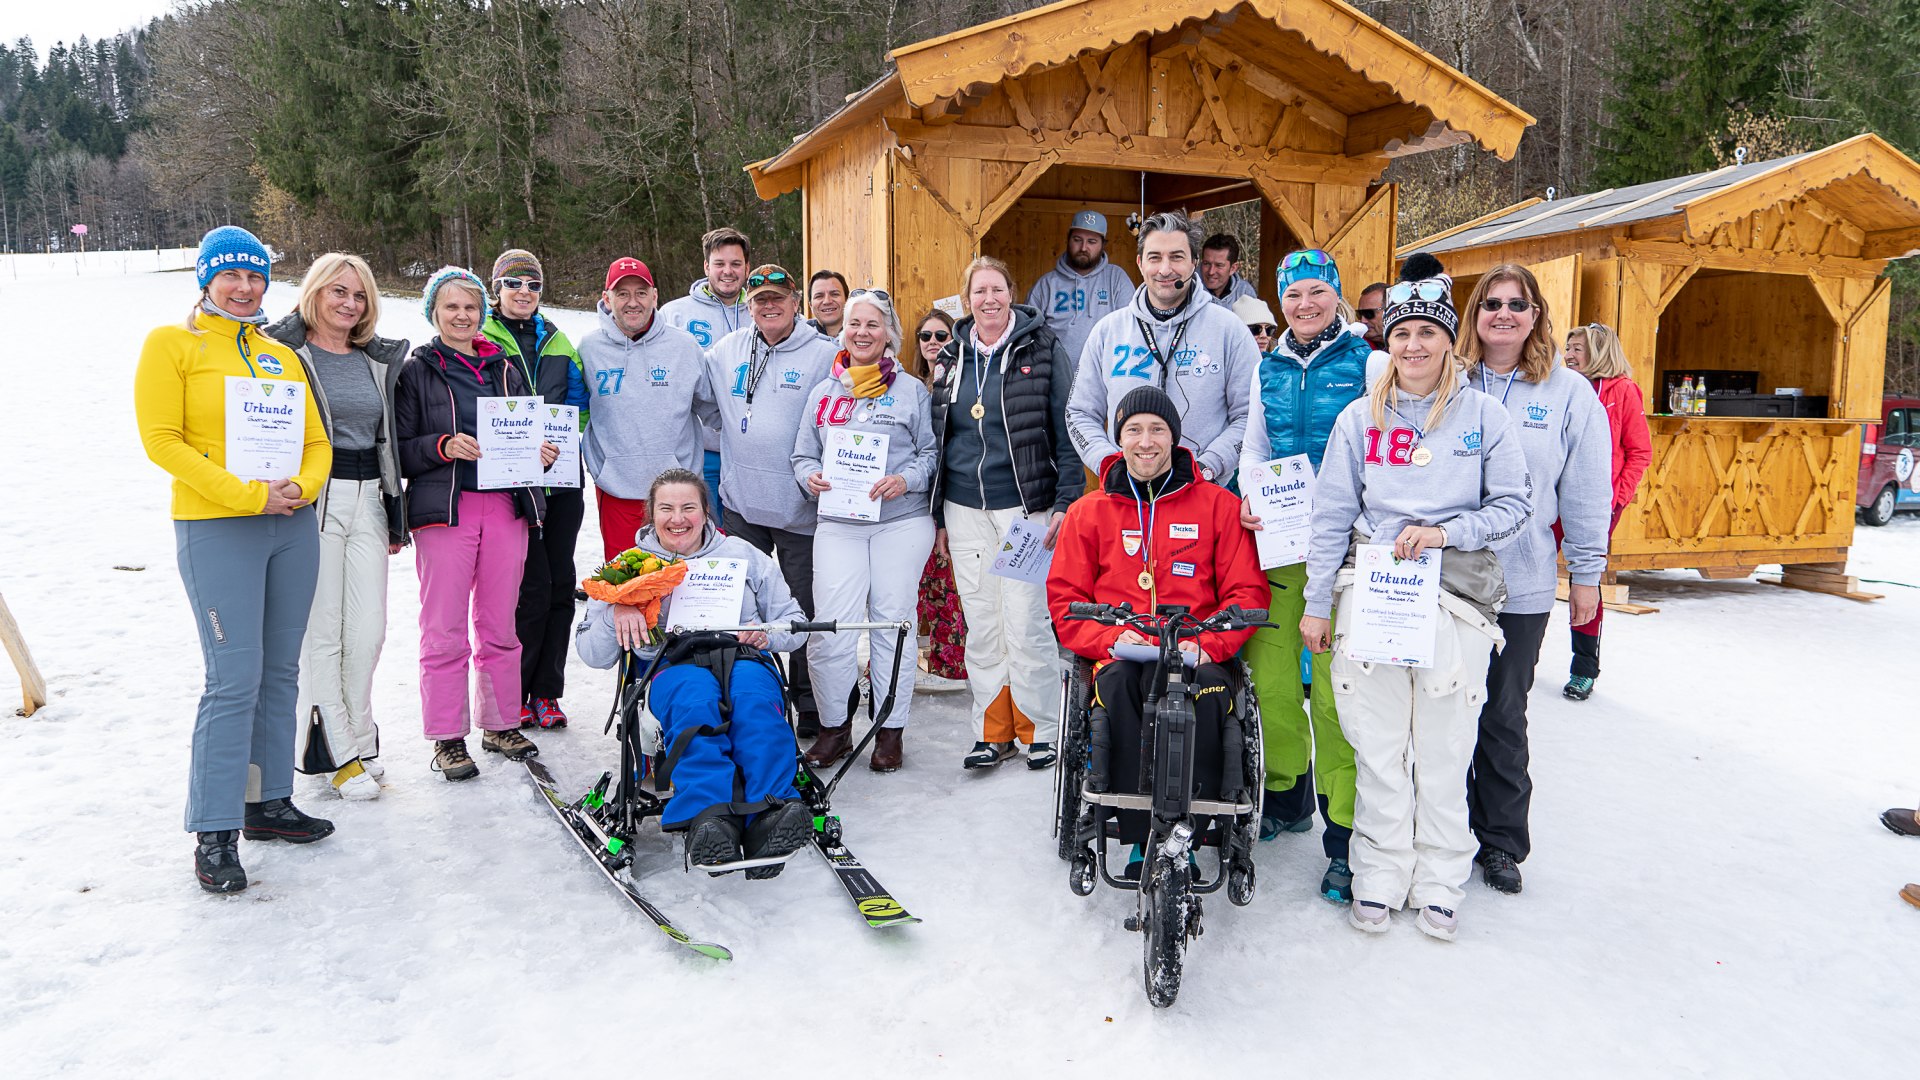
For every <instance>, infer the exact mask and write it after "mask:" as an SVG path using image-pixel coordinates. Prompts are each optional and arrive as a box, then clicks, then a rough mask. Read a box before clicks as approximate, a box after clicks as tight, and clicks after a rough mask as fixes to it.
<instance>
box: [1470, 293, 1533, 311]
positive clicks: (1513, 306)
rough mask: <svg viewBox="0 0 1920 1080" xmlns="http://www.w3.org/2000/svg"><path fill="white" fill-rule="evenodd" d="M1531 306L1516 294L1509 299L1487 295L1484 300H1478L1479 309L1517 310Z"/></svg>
mask: <svg viewBox="0 0 1920 1080" xmlns="http://www.w3.org/2000/svg"><path fill="white" fill-rule="evenodd" d="M1531 307H1533V304H1532V303H1531V302H1529V301H1527V300H1524V299H1522V298H1520V297H1517V296H1516V297H1514V298H1513V299H1511V300H1496V299H1494V298H1493V297H1491V296H1489V297H1487V298H1486V299H1485V300H1482V301H1480V310H1481V311H1499V310H1500V309H1501V308H1506V309H1507V310H1508V311H1514V312H1519V311H1526V310H1527V309H1529V308H1531Z"/></svg>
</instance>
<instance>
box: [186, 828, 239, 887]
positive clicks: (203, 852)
mask: <svg viewBox="0 0 1920 1080" xmlns="http://www.w3.org/2000/svg"><path fill="white" fill-rule="evenodd" d="M193 876H194V877H196V878H199V879H200V887H201V888H203V889H205V890H207V891H208V892H210V893H231V892H239V891H240V890H241V889H244V888H246V887H247V872H246V870H244V869H242V868H241V866H240V834H239V833H237V832H235V831H234V830H232V829H227V830H225V831H224V832H203V833H200V834H199V843H198V844H197V845H195V847H194V849H193Z"/></svg>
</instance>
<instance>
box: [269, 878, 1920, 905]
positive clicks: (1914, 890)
mask: <svg viewBox="0 0 1920 1080" xmlns="http://www.w3.org/2000/svg"><path fill="white" fill-rule="evenodd" d="M242 884H243V885H244V884H245V883H244V882H242ZM1900 899H1902V900H1905V901H1906V902H1907V903H1909V904H1912V905H1913V906H1914V907H1920V885H1915V884H1914V883H1912V882H1908V883H1907V887H1906V888H1904V889H1901V890H1900Z"/></svg>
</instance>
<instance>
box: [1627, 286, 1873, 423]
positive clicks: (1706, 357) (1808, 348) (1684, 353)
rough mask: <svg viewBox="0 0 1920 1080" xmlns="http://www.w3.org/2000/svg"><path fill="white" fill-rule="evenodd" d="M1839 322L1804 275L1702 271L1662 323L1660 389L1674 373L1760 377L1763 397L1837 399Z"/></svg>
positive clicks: (1658, 359)
mask: <svg viewBox="0 0 1920 1080" xmlns="http://www.w3.org/2000/svg"><path fill="white" fill-rule="evenodd" d="M1835 340H1836V338H1835V327H1834V323H1833V319H1832V317H1831V316H1830V315H1828V313H1827V309H1826V306H1825V305H1824V304H1822V303H1821V301H1820V296H1819V294H1818V293H1816V292H1814V290H1813V286H1812V285H1811V284H1809V283H1808V281H1807V279H1806V278H1805V277H1804V276H1801V275H1795V274H1745V273H1726V272H1716V271H1711V270H1703V271H1701V272H1700V273H1698V274H1695V275H1694V277H1693V279H1692V280H1690V281H1688V282H1687V283H1686V285H1685V286H1683V287H1682V288H1681V289H1680V292H1679V295H1677V296H1676V297H1674V299H1673V302H1672V303H1670V304H1668V305H1667V310H1666V311H1665V312H1663V313H1662V314H1661V316H1660V333H1659V338H1658V341H1659V344H1658V349H1657V352H1656V358H1655V370H1656V375H1655V379H1654V383H1653V385H1654V386H1655V387H1661V386H1664V385H1665V382H1664V380H1663V379H1662V378H1661V376H1660V374H1659V373H1662V372H1666V371H1668V370H1673V369H1700V368H1704V369H1707V370H1710V371H1758V372H1759V373H1760V381H1759V385H1758V387H1757V389H1758V391H1759V392H1760V393H1763V394H1765V393H1771V392H1773V390H1774V388H1776V387H1787V386H1797V387H1801V388H1803V389H1804V390H1805V391H1806V392H1807V393H1808V394H1826V395H1830V396H1832V395H1834V390H1835V387H1834V385H1833V356H1834V345H1835Z"/></svg>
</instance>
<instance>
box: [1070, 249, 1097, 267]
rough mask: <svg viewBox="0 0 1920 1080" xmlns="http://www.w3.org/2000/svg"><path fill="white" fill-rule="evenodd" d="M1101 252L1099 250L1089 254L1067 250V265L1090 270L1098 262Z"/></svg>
mask: <svg viewBox="0 0 1920 1080" xmlns="http://www.w3.org/2000/svg"><path fill="white" fill-rule="evenodd" d="M1101 254H1102V253H1101V252H1094V253H1093V254H1091V255H1082V254H1079V253H1076V252H1072V251H1069V252H1067V265H1068V266H1071V267H1073V268H1074V269H1075V270H1081V271H1086V270H1091V269H1093V268H1094V266H1095V265H1096V264H1098V263H1099V262H1100V256H1101Z"/></svg>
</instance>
